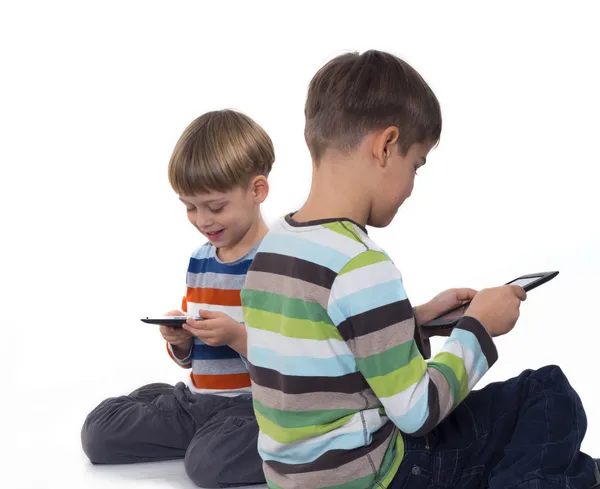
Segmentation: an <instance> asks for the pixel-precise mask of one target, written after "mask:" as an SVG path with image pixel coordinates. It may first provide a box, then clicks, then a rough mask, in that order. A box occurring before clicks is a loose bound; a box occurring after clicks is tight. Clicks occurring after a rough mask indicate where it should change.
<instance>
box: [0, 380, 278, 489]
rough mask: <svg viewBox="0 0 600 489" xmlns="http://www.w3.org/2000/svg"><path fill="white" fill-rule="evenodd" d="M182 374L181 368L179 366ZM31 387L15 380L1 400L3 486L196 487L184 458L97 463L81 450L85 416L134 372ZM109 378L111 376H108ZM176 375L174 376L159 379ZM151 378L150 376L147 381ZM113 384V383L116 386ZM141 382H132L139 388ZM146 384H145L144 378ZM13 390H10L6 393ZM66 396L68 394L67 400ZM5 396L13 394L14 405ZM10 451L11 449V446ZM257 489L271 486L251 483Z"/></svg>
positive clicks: (57, 488)
mask: <svg viewBox="0 0 600 489" xmlns="http://www.w3.org/2000/svg"><path fill="white" fill-rule="evenodd" d="M175 373H176V374H178V375H177V377H180V375H181V373H180V372H179V371H175ZM71 380H72V382H71V381H69V380H63V381H61V382H54V383H53V385H52V386H51V387H46V388H38V389H33V390H31V391H28V389H26V386H25V384H20V385H12V383H11V382H9V384H8V386H7V391H4V393H3V395H2V398H3V401H2V402H1V410H2V420H1V421H0V423H2V424H1V425H0V433H1V437H2V445H3V448H2V449H1V450H2V454H1V455H0V472H1V473H2V477H3V482H1V483H0V487H2V488H3V489H4V488H5V489H65V488H71V487H73V488H78V489H104V488H106V487H110V488H114V489H120V488H129V487H136V488H140V489H143V488H148V489H163V488H164V489H167V488H170V489H195V488H196V486H195V485H194V484H193V483H192V482H191V481H190V480H189V479H188V478H187V476H186V473H185V469H184V467H183V462H182V461H170V462H158V463H149V464H133V465H120V466H94V465H92V464H90V462H89V461H88V460H87V458H86V457H85V455H84V454H83V452H82V450H81V445H80V438H79V432H80V429H81V425H82V422H83V419H84V418H85V415H86V414H87V412H89V411H90V410H91V409H92V408H93V407H94V406H95V404H97V402H98V401H99V400H101V398H105V397H109V396H110V395H116V394H120V393H121V392H125V391H127V390H128V389H127V388H124V387H123V386H122V384H131V377H127V378H126V379H123V376H121V378H119V377H116V376H115V377H112V378H110V379H104V380H103V381H99V382H97V383H96V384H95V385H93V386H92V385H87V384H84V383H79V384H78V382H77V381H76V380H74V379H71ZM107 380H108V382H107ZM159 380H163V381H168V382H169V381H172V380H171V379H166V380H165V379H164V378H162V379H159ZM142 383H146V382H142ZM111 384H112V388H111ZM138 384H140V382H137V383H134V384H132V385H131V386H130V387H131V388H132V389H133V388H135V387H136V386H138ZM140 385H141V384H140ZM4 394H8V395H4ZM61 398H62V400H61ZM4 399H8V400H10V405H8V406H7V405H6V404H7V402H6V401H5V400H4ZM5 451H6V452H5ZM250 487H253V488H255V489H258V488H261V489H262V488H263V487H266V486H250Z"/></svg>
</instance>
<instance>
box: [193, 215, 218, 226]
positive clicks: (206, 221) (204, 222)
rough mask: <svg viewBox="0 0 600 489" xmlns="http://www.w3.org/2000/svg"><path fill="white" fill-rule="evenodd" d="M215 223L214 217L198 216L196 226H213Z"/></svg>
mask: <svg viewBox="0 0 600 489" xmlns="http://www.w3.org/2000/svg"><path fill="white" fill-rule="evenodd" d="M213 224H214V223H213V221H212V219H211V218H209V217H206V216H198V218H197V219H196V226H197V227H198V228H199V229H205V228H207V227H209V226H212V225H213Z"/></svg>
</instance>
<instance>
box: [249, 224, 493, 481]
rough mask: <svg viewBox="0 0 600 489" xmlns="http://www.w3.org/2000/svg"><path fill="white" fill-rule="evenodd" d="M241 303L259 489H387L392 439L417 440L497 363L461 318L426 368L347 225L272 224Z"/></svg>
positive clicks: (375, 261)
mask: <svg viewBox="0 0 600 489" xmlns="http://www.w3.org/2000/svg"><path fill="white" fill-rule="evenodd" d="M241 297H242V306H243V310H244V319H245V323H246V327H247V331H248V360H249V363H250V374H251V378H252V392H253V397H254V408H255V412H256V416H257V420H258V424H259V427H260V434H259V441H258V445H259V452H260V455H261V457H262V458H263V461H264V464H263V466H264V470H265V476H266V478H267V482H268V485H269V487H270V488H275V489H278V488H282V489H295V488H298V489H300V488H302V489H311V488H328V489H334V488H335V489H365V488H382V487H383V488H385V487H387V486H388V485H389V483H390V481H391V480H392V478H393V477H394V475H395V473H396V471H397V470H398V467H399V465H400V463H401V461H402V458H403V455H404V444H403V440H402V433H407V434H410V435H412V436H421V435H426V434H427V433H428V432H429V431H431V430H432V429H433V428H434V427H435V426H436V425H437V424H438V423H439V422H440V421H441V420H443V419H444V418H445V417H446V416H447V415H448V414H449V413H450V412H451V411H452V410H453V409H454V408H455V407H456V406H457V404H458V403H460V402H461V401H462V400H463V399H464V398H465V397H466V396H467V394H468V393H469V391H470V390H471V389H472V388H473V386H474V385H475V384H476V383H477V382H478V381H479V379H481V377H482V376H483V375H484V374H485V373H486V372H487V370H488V369H489V368H490V366H491V365H492V364H493V363H494V362H495V361H496V358H497V352H496V349H495V347H494V344H493V342H492V339H491V338H490V336H489V335H488V333H487V332H486V331H485V329H484V328H483V327H482V326H481V324H480V323H479V322H478V321H476V320H475V319H473V318H468V317H466V318H463V319H462V320H461V321H460V322H459V323H458V326H457V327H456V328H455V329H454V331H453V332H452V334H451V336H450V337H449V338H448V339H447V341H446V343H445V344H444V346H443V348H442V350H441V351H440V353H439V354H438V355H437V356H436V357H435V358H433V360H431V361H429V362H426V361H425V359H424V358H423V356H422V354H421V352H420V351H419V348H418V346H417V344H418V343H419V335H418V331H417V329H416V328H415V320H414V316H413V310H412V307H411V304H410V302H409V300H408V298H407V297H406V293H405V291H404V287H403V284H402V277H401V275H400V272H399V271H398V269H397V268H396V267H395V265H394V264H393V263H392V261H391V260H390V258H389V257H388V256H387V255H386V253H385V252H384V251H383V250H382V249H381V248H379V247H378V246H377V245H376V244H375V243H374V242H373V241H372V240H371V239H370V238H369V237H368V235H367V233H366V230H365V229H363V228H362V227H361V226H359V225H357V224H355V223H353V222H351V221H349V220H334V219H332V220H322V221H313V222H310V223H297V222H295V221H294V220H293V218H292V217H291V216H287V217H286V218H285V219H282V220H281V221H279V222H278V223H276V224H275V226H273V228H272V229H271V231H270V232H269V234H268V235H267V236H266V237H265V239H264V240H263V242H262V244H261V246H260V248H259V250H258V252H257V254H256V256H255V258H254V261H253V263H252V265H251V267H250V269H249V271H248V275H247V278H246V283H245V285H244V288H243V290H242V293H241Z"/></svg>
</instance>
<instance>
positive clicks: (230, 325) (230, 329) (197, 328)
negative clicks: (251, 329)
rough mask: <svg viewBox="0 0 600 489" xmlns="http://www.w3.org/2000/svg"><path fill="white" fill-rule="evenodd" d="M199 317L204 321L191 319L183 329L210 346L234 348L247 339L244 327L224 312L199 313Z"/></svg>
mask: <svg viewBox="0 0 600 489" xmlns="http://www.w3.org/2000/svg"><path fill="white" fill-rule="evenodd" d="M198 315H199V316H200V317H202V318H204V319H201V320H200V321H196V320H195V319H191V318H189V319H188V320H187V322H186V323H185V324H184V325H183V328H184V329H185V330H186V331H189V332H190V333H192V334H193V335H194V336H196V337H197V338H198V339H200V340H202V341H203V342H204V343H206V344H207V345H209V346H223V345H229V346H232V345H234V344H237V343H238V342H239V339H240V338H241V337H242V336H244V337H245V333H246V329H245V327H244V325H243V324H242V323H238V322H237V321H236V320H235V319H232V318H231V317H230V316H228V315H227V314H225V313H223V312H216V311H198Z"/></svg>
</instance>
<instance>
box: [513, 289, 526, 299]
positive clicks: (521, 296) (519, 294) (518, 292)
mask: <svg viewBox="0 0 600 489" xmlns="http://www.w3.org/2000/svg"><path fill="white" fill-rule="evenodd" d="M511 287H512V288H513V290H514V292H515V295H516V296H517V297H518V298H519V299H520V300H521V301H524V300H526V299H527V292H525V289H524V288H523V287H519V286H518V285H511Z"/></svg>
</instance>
